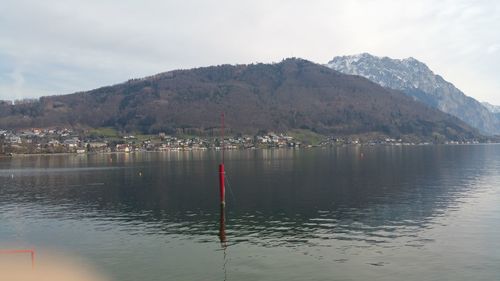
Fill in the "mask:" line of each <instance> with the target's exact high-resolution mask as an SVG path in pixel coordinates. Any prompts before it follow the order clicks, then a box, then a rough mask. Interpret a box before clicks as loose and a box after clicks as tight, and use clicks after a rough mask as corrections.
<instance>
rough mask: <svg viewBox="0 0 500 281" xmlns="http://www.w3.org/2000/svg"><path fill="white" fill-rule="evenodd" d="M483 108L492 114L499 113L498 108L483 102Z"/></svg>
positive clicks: (499, 109) (499, 108)
mask: <svg viewBox="0 0 500 281" xmlns="http://www.w3.org/2000/svg"><path fill="white" fill-rule="evenodd" d="M483 106H484V107H486V108H487V109H488V110H489V111H490V112H492V113H500V106H498V105H493V104H491V103H487V102H483Z"/></svg>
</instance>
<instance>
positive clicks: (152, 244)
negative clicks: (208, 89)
mask: <svg viewBox="0 0 500 281" xmlns="http://www.w3.org/2000/svg"><path fill="white" fill-rule="evenodd" d="M219 162H220V155H219V153H218V152H215V151H188V152H173V151H172V152H162V153H135V154H132V153H131V154H93V155H92V154H90V155H53V156H19V157H14V158H0V225H1V227H0V246H2V247H4V248H5V247H10V248H13V247H14V248H35V249H37V255H39V256H40V257H39V259H43V249H55V250H57V251H61V252H65V253H67V254H70V255H73V256H75V257H78V259H79V260H82V261H85V262H86V263H88V264H90V265H91V266H92V267H94V268H95V269H96V270H98V271H100V272H102V273H104V274H105V275H107V276H109V277H110V279H111V280H120V281H132V280H134V281H135V280H142V281H148V280H151V281H153V280H287V281H291V280H406V281H408V280H488V281H489V280H500V145H456V146H453V145H449V146H372V147H368V146H343V147H333V148H314V149H301V150H293V149H276V150H242V151H227V152H226V161H225V165H226V172H227V179H228V181H227V182H228V186H227V192H226V198H227V199H226V201H227V207H226V212H225V214H221V212H220V208H219V202H218V173H217V165H218V163H219ZM221 218H222V219H224V221H223V223H222V224H221Z"/></svg>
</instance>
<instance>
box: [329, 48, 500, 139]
mask: <svg viewBox="0 0 500 281" xmlns="http://www.w3.org/2000/svg"><path fill="white" fill-rule="evenodd" d="M327 66H328V67H330V68H332V69H335V70H337V71H340V72H342V73H345V74H352V75H360V76H363V77H366V78H368V79H370V80H371V81H373V82H375V83H377V84H379V85H381V86H383V87H388V88H391V89H395V90H400V91H402V92H404V93H405V94H406V95H408V96H410V97H412V98H414V99H415V100H418V101H421V102H423V103H425V104H427V105H429V106H432V107H434V108H437V109H439V110H441V111H443V112H446V113H449V114H451V115H453V116H456V117H458V118H459V119H461V120H462V121H464V122H466V123H468V124H469V125H471V126H473V127H475V128H478V129H479V130H480V131H481V132H482V133H485V134H489V135H492V134H500V119H497V118H496V116H494V114H492V113H491V112H490V111H489V110H488V109H487V108H485V107H484V105H482V104H481V103H480V102H478V101H476V100H475V99H473V98H471V97H468V96H466V95H465V94H464V93H462V92H461V91H460V90H459V89H457V88H456V87H455V86H453V84H451V83H449V82H447V81H446V80H444V79H443V78H442V77H441V76H439V75H436V74H434V72H432V71H431V70H430V69H429V67H427V65H425V64H424V63H422V62H420V61H418V60H416V59H414V58H411V57H410V58H407V59H401V60H400V59H391V58H388V57H376V56H373V55H370V54H367V53H364V54H360V55H355V56H341V57H335V58H333V60H331V61H330V62H329V63H328V64H327Z"/></svg>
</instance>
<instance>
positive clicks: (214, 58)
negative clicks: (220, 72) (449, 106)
mask: <svg viewBox="0 0 500 281" xmlns="http://www.w3.org/2000/svg"><path fill="white" fill-rule="evenodd" d="M499 30H500V1H491V0H488V1H480V0H479V1H478V0H476V1H465V0H464V1H462V0H440V1H436V0H423V1H404V0H399V1H397V0H393V1H376V0H359V1H355V0H344V1H336V0H325V1H319V0H316V1H306V0H303V1H291V0H283V1H272V0H263V1H258V0H249V1H236V0H229V1H189V0H182V1H181V0H179V1H167V0H136V1H131V0H130V1H129V0H64V1H60V0H44V1H38V0H32V1H25V0H0V99H19V98H28V97H38V96H41V95H53V94H66V93H72V92H76V91H81V90H89V89H93V88H96V87H99V86H105V85H110V84H115V83H119V82H122V81H125V80H128V79H130V78H138V77H143V76H148V75H152V74H155V73H158V72H164V71H168V70H172V69H178V68H192V67H197V66H207V65H214V64H223V63H231V64H235V63H252V62H277V61H280V60H282V59H283V58H286V57H292V56H293V57H301V58H305V59H308V60H311V61H314V62H317V63H327V62H328V61H329V60H331V59H332V58H333V57H334V56H337V55H350V54H357V53H362V52H368V53H372V54H374V55H378V56H389V57H393V58H405V57H409V56H412V57H415V58H417V59H419V60H421V61H423V62H425V63H426V64H427V65H428V66H429V67H430V68H431V69H432V70H433V71H434V72H435V73H437V74H440V75H442V76H443V77H444V78H445V79H446V80H448V81H450V82H452V83H453V84H455V85H456V86H457V87H458V88H459V89H461V90H462V91H464V92H465V94H467V95H469V96H472V97H475V98H477V99H478V100H480V101H488V102H490V103H494V104H499V105H500V79H498V78H499V74H500V33H499Z"/></svg>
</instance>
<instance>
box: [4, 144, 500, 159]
mask: <svg viewBox="0 0 500 281" xmlns="http://www.w3.org/2000/svg"><path fill="white" fill-rule="evenodd" d="M499 144H500V143H496V142H495V143H493V142H492V143H463V144H460V143H459V144H457V143H448V144H445V143H441V144H432V143H431V144H341V145H329V146H321V145H319V146H308V147H262V148H260V147H259V148H236V149H234V148H233V149H227V150H226V151H244V150H283V149H285V150H305V149H318V148H321V149H324V148H338V147H417V146H467V145H499ZM195 151H196V152H200V151H204V152H209V151H220V149H216V148H207V149H168V150H139V151H128V152H127V151H112V152H85V153H77V152H60V153H12V154H11V155H0V159H4V158H17V157H29V156H84V155H85V156H87V155H113V154H137V153H170V152H195Z"/></svg>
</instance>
